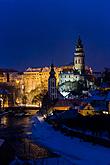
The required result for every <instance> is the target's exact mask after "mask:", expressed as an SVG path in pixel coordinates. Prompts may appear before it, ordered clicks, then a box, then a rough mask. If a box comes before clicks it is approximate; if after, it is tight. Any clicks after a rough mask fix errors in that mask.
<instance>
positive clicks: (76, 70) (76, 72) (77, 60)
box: [58, 37, 94, 98]
mask: <svg viewBox="0 0 110 165" xmlns="http://www.w3.org/2000/svg"><path fill="white" fill-rule="evenodd" d="M92 88H94V78H93V76H92V70H91V68H89V67H87V66H85V53H84V47H83V44H82V41H81V39H80V37H79V38H78V40H77V43H76V47H75V52H74V58H73V62H72V65H71V67H67V68H65V69H63V70H62V71H61V72H60V74H59V85H58V90H59V91H60V93H61V94H62V95H63V96H64V97H65V98H73V97H74V95H79V93H82V92H85V91H88V89H92Z"/></svg>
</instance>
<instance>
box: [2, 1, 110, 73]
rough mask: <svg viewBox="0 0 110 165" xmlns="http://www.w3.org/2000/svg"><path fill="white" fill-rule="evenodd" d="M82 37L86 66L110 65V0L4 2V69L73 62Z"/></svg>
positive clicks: (97, 67) (99, 67)
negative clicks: (79, 38) (76, 45)
mask: <svg viewBox="0 0 110 165" xmlns="http://www.w3.org/2000/svg"><path fill="white" fill-rule="evenodd" d="M79 34H80V36H81V38H82V40H83V43H84V46H85V54H86V64H88V65H90V66H92V67H93V68H94V69H97V70H99V69H102V68H104V67H105V66H107V67H109V66H110V1H109V0H0V67H5V68H8V67H10V68H16V69H19V70H23V69H25V68H27V67H38V66H44V65H50V63H51V61H52V59H53V60H54V63H55V64H57V65H62V64H68V63H70V62H71V61H72V59H73V51H74V47H75V42H76V39H77V37H78V35H79Z"/></svg>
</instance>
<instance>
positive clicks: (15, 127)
mask: <svg viewBox="0 0 110 165" xmlns="http://www.w3.org/2000/svg"><path fill="white" fill-rule="evenodd" d="M0 125H1V126H0V138H1V139H4V140H5V144H4V146H3V147H2V148H0V155H1V156H0V161H2V164H7V165H8V163H9V161H11V160H14V158H15V156H17V157H18V158H20V159H22V160H26V159H28V160H29V159H37V158H45V157H50V156H52V155H53V154H52V153H50V152H49V151H48V150H47V149H45V148H43V147H41V146H39V145H37V144H35V143H34V141H32V140H31V139H32V138H31V134H32V132H31V126H32V125H31V120H30V117H20V118H15V117H10V116H8V115H7V116H4V117H2V118H1V119H0ZM2 125H3V126H2Z"/></svg>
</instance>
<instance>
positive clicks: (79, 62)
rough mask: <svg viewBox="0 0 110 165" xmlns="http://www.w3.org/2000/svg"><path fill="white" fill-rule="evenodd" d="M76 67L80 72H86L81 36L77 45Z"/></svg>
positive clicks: (75, 54)
mask: <svg viewBox="0 0 110 165" xmlns="http://www.w3.org/2000/svg"><path fill="white" fill-rule="evenodd" d="M74 67H75V69H76V70H79V72H80V73H82V72H84V70H85V54H84V49H83V44H82V40H81V38H80V36H79V37H78V40H77V43H76V47H75V53H74Z"/></svg>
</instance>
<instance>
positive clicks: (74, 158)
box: [32, 116, 110, 165]
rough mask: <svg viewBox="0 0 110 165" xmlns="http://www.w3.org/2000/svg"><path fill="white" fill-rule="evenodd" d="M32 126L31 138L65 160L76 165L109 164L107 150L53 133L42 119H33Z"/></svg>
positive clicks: (109, 151) (108, 150) (109, 156)
mask: <svg viewBox="0 0 110 165" xmlns="http://www.w3.org/2000/svg"><path fill="white" fill-rule="evenodd" d="M32 124H33V126H32V138H33V139H34V140H35V141H36V142H37V143H39V144H41V145H43V146H45V147H47V148H49V149H50V150H51V151H53V152H54V153H57V154H59V155H60V156H61V157H63V158H64V159H65V160H68V161H70V162H71V163H73V164H77V165H88V164H89V165H97V164H99V165H109V164H110V149H109V148H105V147H103V146H98V145H93V144H92V143H88V142H82V141H81V140H80V139H78V138H71V137H67V136H65V135H63V134H62V133H60V132H58V131H55V130H54V129H53V128H52V126H51V125H49V124H48V123H46V122H45V121H43V118H42V117H38V116H35V117H33V118H32ZM69 164H70V163H69Z"/></svg>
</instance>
